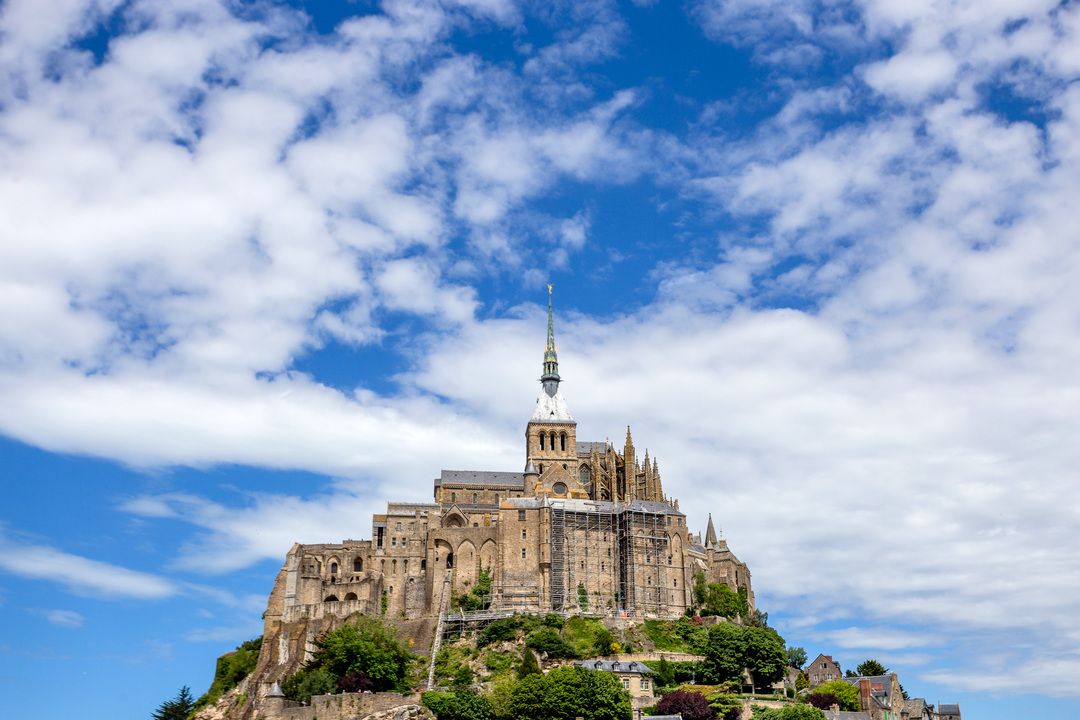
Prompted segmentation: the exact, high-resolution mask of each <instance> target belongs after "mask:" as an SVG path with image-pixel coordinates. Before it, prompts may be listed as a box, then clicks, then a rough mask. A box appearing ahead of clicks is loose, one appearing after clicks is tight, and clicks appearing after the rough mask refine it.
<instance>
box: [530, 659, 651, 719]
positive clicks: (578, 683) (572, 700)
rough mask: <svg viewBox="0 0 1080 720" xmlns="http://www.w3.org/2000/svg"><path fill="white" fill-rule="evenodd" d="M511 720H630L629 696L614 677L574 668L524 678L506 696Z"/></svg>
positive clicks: (569, 667) (564, 668)
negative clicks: (579, 719) (508, 701)
mask: <svg viewBox="0 0 1080 720" xmlns="http://www.w3.org/2000/svg"><path fill="white" fill-rule="evenodd" d="M510 717H511V718H513V720H536V719H537V718H545V719H546V720H573V719H574V718H578V717H580V718H583V720H630V696H629V695H628V694H627V693H626V691H625V690H623V687H622V684H621V683H620V682H619V681H618V680H617V679H616V678H615V676H614V675H612V674H611V673H607V672H600V671H595V670H586V669H585V668H582V667H578V666H576V665H566V666H563V667H560V668H556V669H554V670H552V671H551V672H549V673H548V674H547V675H528V676H526V677H524V678H522V679H521V680H520V681H518V684H517V686H516V687H515V688H514V690H513V692H512V694H511V697H510Z"/></svg>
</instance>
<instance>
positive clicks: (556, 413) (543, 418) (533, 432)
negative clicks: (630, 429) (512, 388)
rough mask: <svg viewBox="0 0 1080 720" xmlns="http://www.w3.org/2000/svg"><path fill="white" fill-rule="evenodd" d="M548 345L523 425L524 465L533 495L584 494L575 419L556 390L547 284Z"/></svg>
mask: <svg viewBox="0 0 1080 720" xmlns="http://www.w3.org/2000/svg"><path fill="white" fill-rule="evenodd" d="M547 287H548V317H547V345H546V346H545V348H544V371H543V374H542V375H541V376H540V387H541V391H540V396H539V397H538V398H537V399H536V409H535V410H533V414H532V418H530V419H529V422H528V424H527V425H526V426H525V455H526V458H527V460H526V467H528V466H529V465H532V467H533V468H535V474H533V473H529V477H530V478H531V479H532V487H531V488H528V487H527V488H526V491H527V492H531V493H532V494H533V495H541V494H544V495H558V496H562V497H586V493H585V489H584V488H583V487H581V484H580V482H579V480H578V463H579V460H578V456H577V422H576V421H575V420H574V418H573V416H572V415H571V414H570V410H569V408H567V406H566V401H565V400H564V399H563V396H562V393H560V392H559V384H560V383H561V382H562V378H560V377H559V355H558V352H557V351H556V349H555V323H554V319H553V313H552V300H551V294H552V287H551V285H548V286H547Z"/></svg>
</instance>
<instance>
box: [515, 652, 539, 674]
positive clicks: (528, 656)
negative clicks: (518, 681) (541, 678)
mask: <svg viewBox="0 0 1080 720" xmlns="http://www.w3.org/2000/svg"><path fill="white" fill-rule="evenodd" d="M517 674H518V677H519V678H523V677H525V676H526V675H542V674H543V671H542V670H540V663H539V662H537V660H536V654H535V653H533V651H532V650H530V649H529V648H527V647H523V648H521V665H520V666H518V673H517Z"/></svg>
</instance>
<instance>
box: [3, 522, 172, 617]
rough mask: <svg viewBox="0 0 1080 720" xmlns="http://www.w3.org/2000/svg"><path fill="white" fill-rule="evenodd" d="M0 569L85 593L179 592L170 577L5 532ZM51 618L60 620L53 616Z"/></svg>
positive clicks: (145, 596) (153, 595) (151, 595)
mask: <svg viewBox="0 0 1080 720" xmlns="http://www.w3.org/2000/svg"><path fill="white" fill-rule="evenodd" d="M0 570H4V571H6V572H8V573H11V574H13V575H19V576H21V577H25V578H31V579H35V580H45V581H48V582H54V583H59V584H61V585H64V586H66V587H67V588H68V589H69V590H71V591H72V592H74V593H78V594H84V595H100V596H103V597H109V598H135V599H140V600H152V599H158V598H166V597H170V596H172V595H175V594H176V592H177V588H176V586H175V585H174V584H173V583H172V582H171V581H169V580H167V579H165V578H162V577H159V576H157V575H151V574H149V573H143V572H138V571H135V570H129V569H127V568H123V567H119V566H116V565H111V564H109V563H105V562H100V561H98V560H91V559H89V558H85V557H82V556H80V555H72V554H70V553H66V552H63V551H61V550H56V549H55V548H51V547H48V546H45V545H32V544H29V543H23V542H17V541H13V540H11V539H10V538H9V537H4V536H3V535H0ZM58 612H62V611H58ZM68 619H69V621H71V620H72V618H68ZM50 620H52V621H54V622H57V621H56V620H54V619H53V618H50Z"/></svg>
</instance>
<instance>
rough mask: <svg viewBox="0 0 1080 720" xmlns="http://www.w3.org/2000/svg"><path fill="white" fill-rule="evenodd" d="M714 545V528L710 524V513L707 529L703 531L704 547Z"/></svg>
mask: <svg viewBox="0 0 1080 720" xmlns="http://www.w3.org/2000/svg"><path fill="white" fill-rule="evenodd" d="M714 545H716V528H714V527H713V524H712V513H709V527H708V529H707V530H706V531H705V547H712V546H714Z"/></svg>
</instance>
